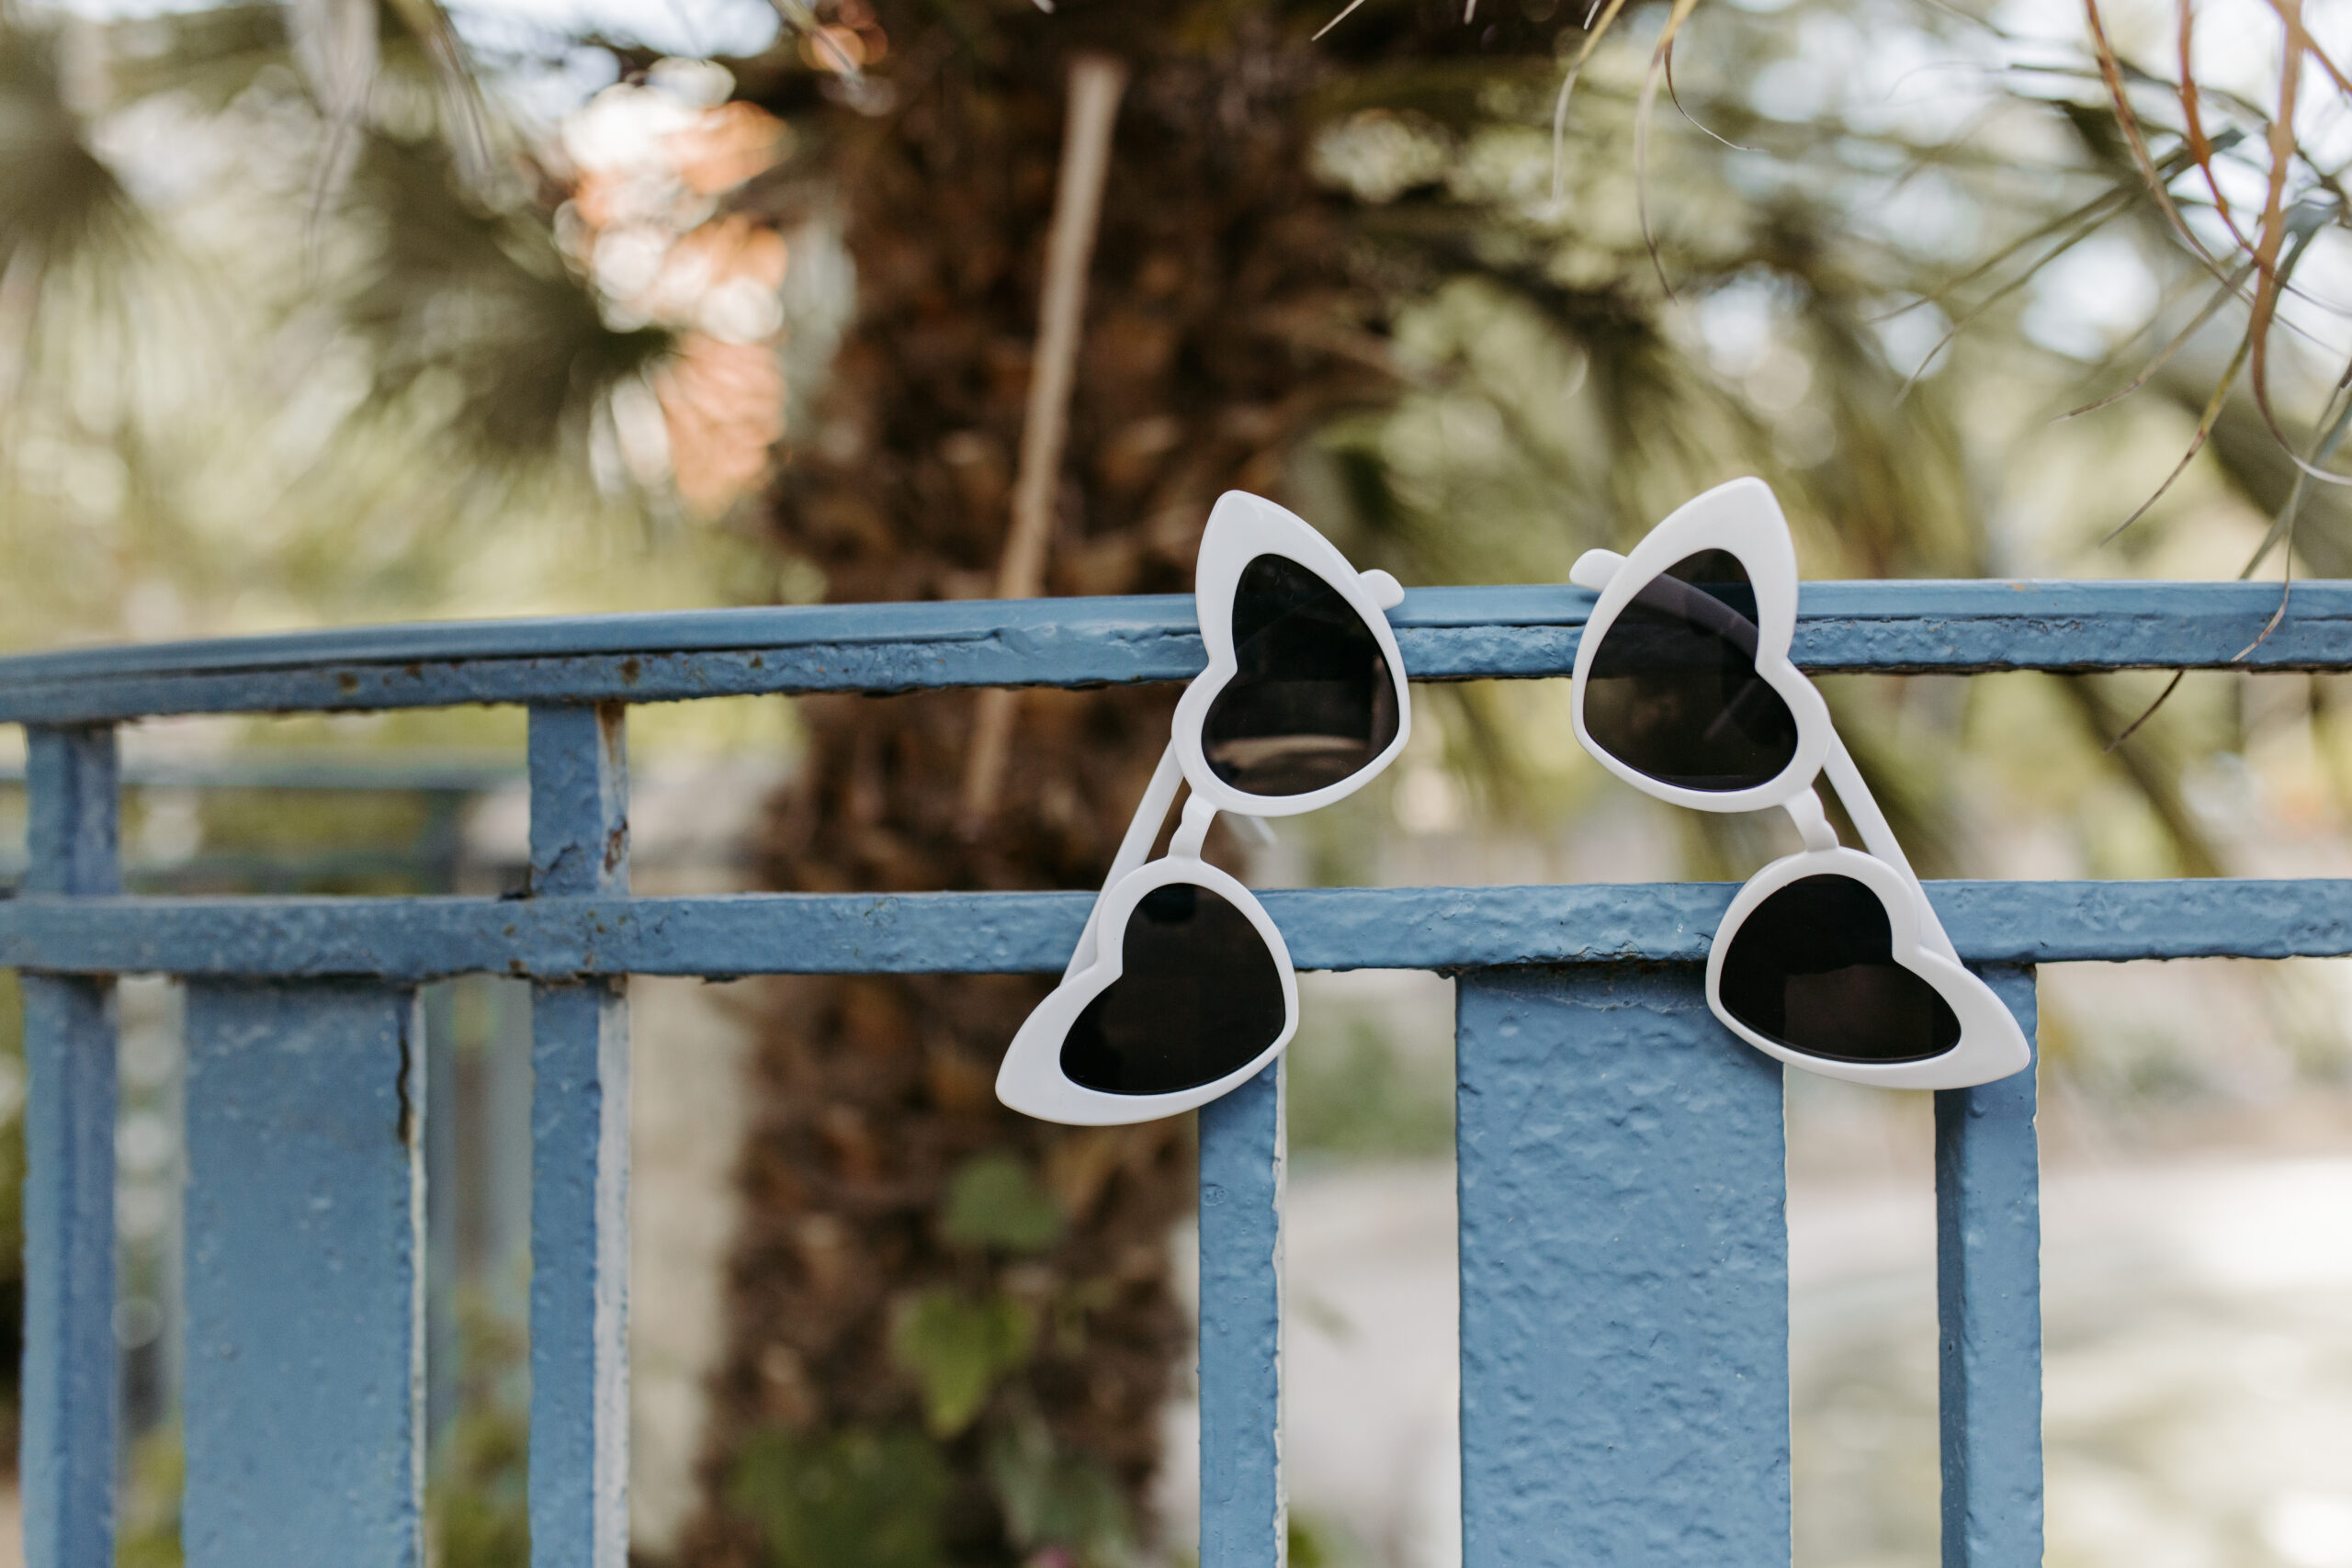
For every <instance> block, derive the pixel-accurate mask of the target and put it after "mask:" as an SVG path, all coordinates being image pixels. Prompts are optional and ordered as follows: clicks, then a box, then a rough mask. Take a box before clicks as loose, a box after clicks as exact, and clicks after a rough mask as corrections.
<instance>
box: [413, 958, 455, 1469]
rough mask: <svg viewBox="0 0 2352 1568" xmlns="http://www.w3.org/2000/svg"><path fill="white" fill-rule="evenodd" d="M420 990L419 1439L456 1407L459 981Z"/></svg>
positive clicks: (429, 1444)
mask: <svg viewBox="0 0 2352 1568" xmlns="http://www.w3.org/2000/svg"><path fill="white" fill-rule="evenodd" d="M462 983H464V982H459V981H455V980H444V981H442V982H441V983H440V984H439V985H437V986H428V987H425V988H424V991H423V993H421V994H420V996H419V997H418V1011H419V1012H420V1014H421V1015H422V1016H423V1019H424V1061H425V1069H424V1097H425V1112H424V1255H425V1259H424V1370H425V1385H424V1443H425V1448H426V1450H427V1451H428V1452H429V1451H430V1450H432V1448H433V1446H434V1445H435V1443H437V1442H438V1441H439V1440H440V1438H441V1434H442V1432H443V1430H444V1429H445V1428H446V1427H447V1426H448V1423H449V1420H450V1418H451V1417H452V1416H455V1415H457V1413H458V1372H459V1371H460V1370H461V1369H460V1367H459V1365H458V1359H459V1353H460V1351H461V1350H462V1348H463V1347H462V1344H461V1343H460V1341H459V1338H458V1298H457V1291H458V1042H457V1034H458V986H459V985H460V984H462Z"/></svg>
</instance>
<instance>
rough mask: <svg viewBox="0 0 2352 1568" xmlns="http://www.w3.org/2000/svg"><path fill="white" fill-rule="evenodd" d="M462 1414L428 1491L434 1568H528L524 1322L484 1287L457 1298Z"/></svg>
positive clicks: (446, 1438) (444, 1439)
mask: <svg viewBox="0 0 2352 1568" xmlns="http://www.w3.org/2000/svg"><path fill="white" fill-rule="evenodd" d="M457 1308H458V1339H459V1349H458V1359H459V1363H460V1365H462V1366H463V1367H464V1369H465V1375H464V1379H463V1382H462V1386H461V1387H460V1388H459V1390H458V1405H457V1413H456V1415H455V1416H454V1417H453V1418H452V1419H451V1421H450V1423H449V1429H448V1430H447V1432H446V1433H444V1434H442V1435H441V1439H440V1442H439V1444H438V1446H437V1448H436V1450H435V1461H434V1472H433V1475H432V1478H431V1482H430V1483H429V1484H428V1486H427V1487H426V1490H425V1512H426V1517H427V1528H428V1530H429V1533H430V1535H431V1538H432V1540H433V1543H434V1551H435V1557H434V1562H435V1565H436V1568H524V1565H525V1564H527V1563H528V1562H530V1560H531V1517H530V1438H531V1423H530V1412H529V1409H528V1407H527V1404H526V1397H525V1394H524V1390H523V1372H524V1368H525V1363H526V1358H527V1356H528V1353H529V1352H528V1347H527V1346H526V1343H525V1337H524V1333H523V1330H522V1328H521V1326H520V1325H518V1324H516V1323H515V1322H514V1321H513V1319H511V1318H510V1317H509V1316H508V1315H507V1314H504V1313H503V1312H501V1311H499V1310H497V1308H496V1307H495V1306H493V1304H492V1303H491V1302H490V1301H489V1300H488V1299H487V1298H486V1297H485V1296H484V1295H483V1294H482V1292H479V1291H473V1290H467V1291H460V1292H458V1300H457Z"/></svg>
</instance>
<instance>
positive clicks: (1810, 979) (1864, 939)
mask: <svg viewBox="0 0 2352 1568" xmlns="http://www.w3.org/2000/svg"><path fill="white" fill-rule="evenodd" d="M1730 941H1731V946H1730V948H1729V950H1728V951H1726V952H1725V953H1724V963H1723V970H1722V973H1721V975H1720V976H1719V977H1718V981H1717V986H1716V995H1717V996H1718V997H1719V998H1721V1000H1722V1002H1723V1005H1724V1010H1727V1011H1728V1012H1729V1013H1730V1014H1731V1015H1732V1016H1733V1017H1734V1018H1736V1019H1737V1020H1739V1021H1740V1022H1742V1023H1744V1024H1746V1025H1747V1027H1748V1028H1750V1029H1752V1030H1754V1031H1755V1032H1757V1033H1758V1034H1760V1035H1762V1036H1764V1037H1765V1038H1766V1039H1767V1040H1772V1041H1777V1042H1778V1043H1781V1044H1782V1045H1785V1046H1787V1047H1788V1048H1789V1049H1790V1050H1792V1051H1802V1052H1804V1053H1805V1054H1806V1055H1812V1056H1822V1057H1826V1058H1828V1059H1829V1060H1832V1061H1838V1062H1917V1061H1924V1060H1926V1059H1927V1058H1928V1057H1930V1056H1940V1055H1943V1054H1944V1053H1945V1052H1947V1051H1949V1050H1951V1048H1952V1047H1953V1046H1955V1045H1957V1044H1959V1043H1960V1020H1959V1018H1958V1017H1957V1016H1956V1015H1955V1014H1954V1013H1953V1012H1952V1010H1951V1003H1949V1002H1947V1001H1945V1000H1944V998H1942V997H1941V996H1940V995H1939V994H1938V992H1937V990H1936V988H1935V987H1933V986H1931V985H1929V984H1928V982H1927V981H1926V980H1925V979H1923V978H1921V977H1920V976H1918V975H1917V974H1915V973H1914V972H1912V971H1911V970H1909V969H1906V968H1905V967H1904V966H1903V965H1902V964H1897V963H1896V962H1895V961H1894V932H1893V931H1892V930H1891V929H1890V926H1889V922H1888V920H1887V918H1886V906H1885V905H1883V904H1882V903H1880V902H1879V897H1878V895H1877V894H1875V893H1873V892H1871V890H1870V889H1869V888H1868V887H1865V886H1862V884H1860V882H1857V881H1856V880H1854V878H1852V877H1850V876H1839V875H1835V874H1822V875H1816V876H1801V877H1799V878H1797V880H1795V881H1794V882H1792V883H1790V884H1789V885H1788V886H1786V887H1783V888H1781V889H1780V890H1779V891H1778V892H1776V893H1774V894H1772V895H1771V896H1770V897H1768V898H1766V899H1765V900H1764V901H1763V902H1762V903H1760V904H1758V905H1757V906H1756V908H1754V909H1752V910H1750V911H1749V912H1748V916H1747V919H1745V920H1742V921H1741V922H1740V925H1739V929H1738V930H1737V931H1734V932H1732V933H1731V937H1730Z"/></svg>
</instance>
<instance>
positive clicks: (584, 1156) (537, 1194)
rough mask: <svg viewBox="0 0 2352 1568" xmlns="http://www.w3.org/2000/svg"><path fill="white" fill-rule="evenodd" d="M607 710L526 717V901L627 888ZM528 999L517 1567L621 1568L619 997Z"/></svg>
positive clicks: (624, 1169)
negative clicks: (522, 1549) (526, 1404)
mask: <svg viewBox="0 0 2352 1568" xmlns="http://www.w3.org/2000/svg"><path fill="white" fill-rule="evenodd" d="M626 717H627V716H626V714H625V713H624V711H623V710H622V709H620V708H618V707H603V708H596V707H536V708H533V709H532V710H531V887H532V891H533V893H534V895H535V896H560V895H571V896H594V895H602V896H607V897H612V896H621V895H626V894H627V893H628V744H627V728H626ZM623 985H624V982H623V981H621V980H618V979H609V978H598V979H586V980H574V981H564V982H560V983H550V984H541V985H538V986H535V987H533V988H532V992H531V1073H532V1088H531V1483H530V1510H531V1561H532V1562H533V1563H534V1564H535V1565H537V1568H626V1565H627V1563H628V1000H627V998H626V996H625V994H624V992H623V990H622V987H623Z"/></svg>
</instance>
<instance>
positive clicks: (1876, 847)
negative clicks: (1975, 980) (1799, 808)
mask: <svg viewBox="0 0 2352 1568" xmlns="http://www.w3.org/2000/svg"><path fill="white" fill-rule="evenodd" d="M1822 770H1823V772H1824V773H1826V774H1827V775H1828V779H1829V787H1830V788H1831V789H1833V790H1836V791H1837V792H1838V804H1840V805H1841V806H1843V807H1845V808H1846V815H1847V816H1848V817H1849V818H1851V819H1852V821H1853V824H1854V826H1855V828H1856V829H1858V830H1860V833H1861V835H1862V848H1864V849H1866V850H1868V851H1869V852H1871V854H1872V855H1874V856H1876V857H1877V858H1878V859H1880V860H1883V861H1884V862H1885V863H1887V864H1889V865H1891V866H1893V867H1894V869H1895V870H1896V871H1897V872H1899V873H1901V874H1902V876H1903V880H1904V881H1905V882H1907V883H1909V884H1910V885H1911V891H1912V892H1913V893H1914V894H1915V895H1917V897H1918V900H1919V924H1920V934H1921V935H1922V936H1924V937H1925V938H1926V939H1927V942H1928V946H1929V947H1931V948H1933V949H1935V950H1936V951H1937V952H1938V953H1941V954H1942V955H1943V956H1944V957H1946V958H1949V959H1951V961H1952V962H1953V963H1954V964H1957V963H1959V962H1960V953H1958V951H1957V950H1955V949H1954V948H1953V946H1952V944H1951V937H1950V936H1948V935H1946V934H1945V932H1944V922H1943V919H1942V918H1941V917H1940V916H1939V915H1938V914H1937V913H1936V907H1935V905H1934V904H1933V903H1931V902H1929V900H1928V890H1927V888H1926V887H1924V886H1921V885H1920V882H1919V874H1918V873H1917V872H1916V871H1913V870H1912V869H1911V863H1910V861H1909V860H1907V859H1905V857H1904V853H1903V845H1902V843H1901V842H1900V841H1899V840H1897V839H1896V838H1895V836H1894V828H1893V827H1891V826H1890V825H1889V824H1888V822H1887V820H1886V814H1885V813H1884V812H1883V811H1881V810H1880V809H1879V807H1878V801H1877V799H1876V797H1874V796H1873V795H1871V787H1870V785H1869V784H1865V783H1863V782H1862V770H1861V769H1860V768H1859V767H1857V766H1855V765H1854V754H1853V753H1852V752H1850V751H1849V750H1846V742H1845V739H1844V738H1843V737H1841V736H1840V735H1838V732H1837V731H1836V730H1835V729H1834V728H1833V729H1832V730H1831V731H1830V732H1829V750H1828V754H1827V755H1826V756H1825V757H1824V758H1823V759H1822Z"/></svg>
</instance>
